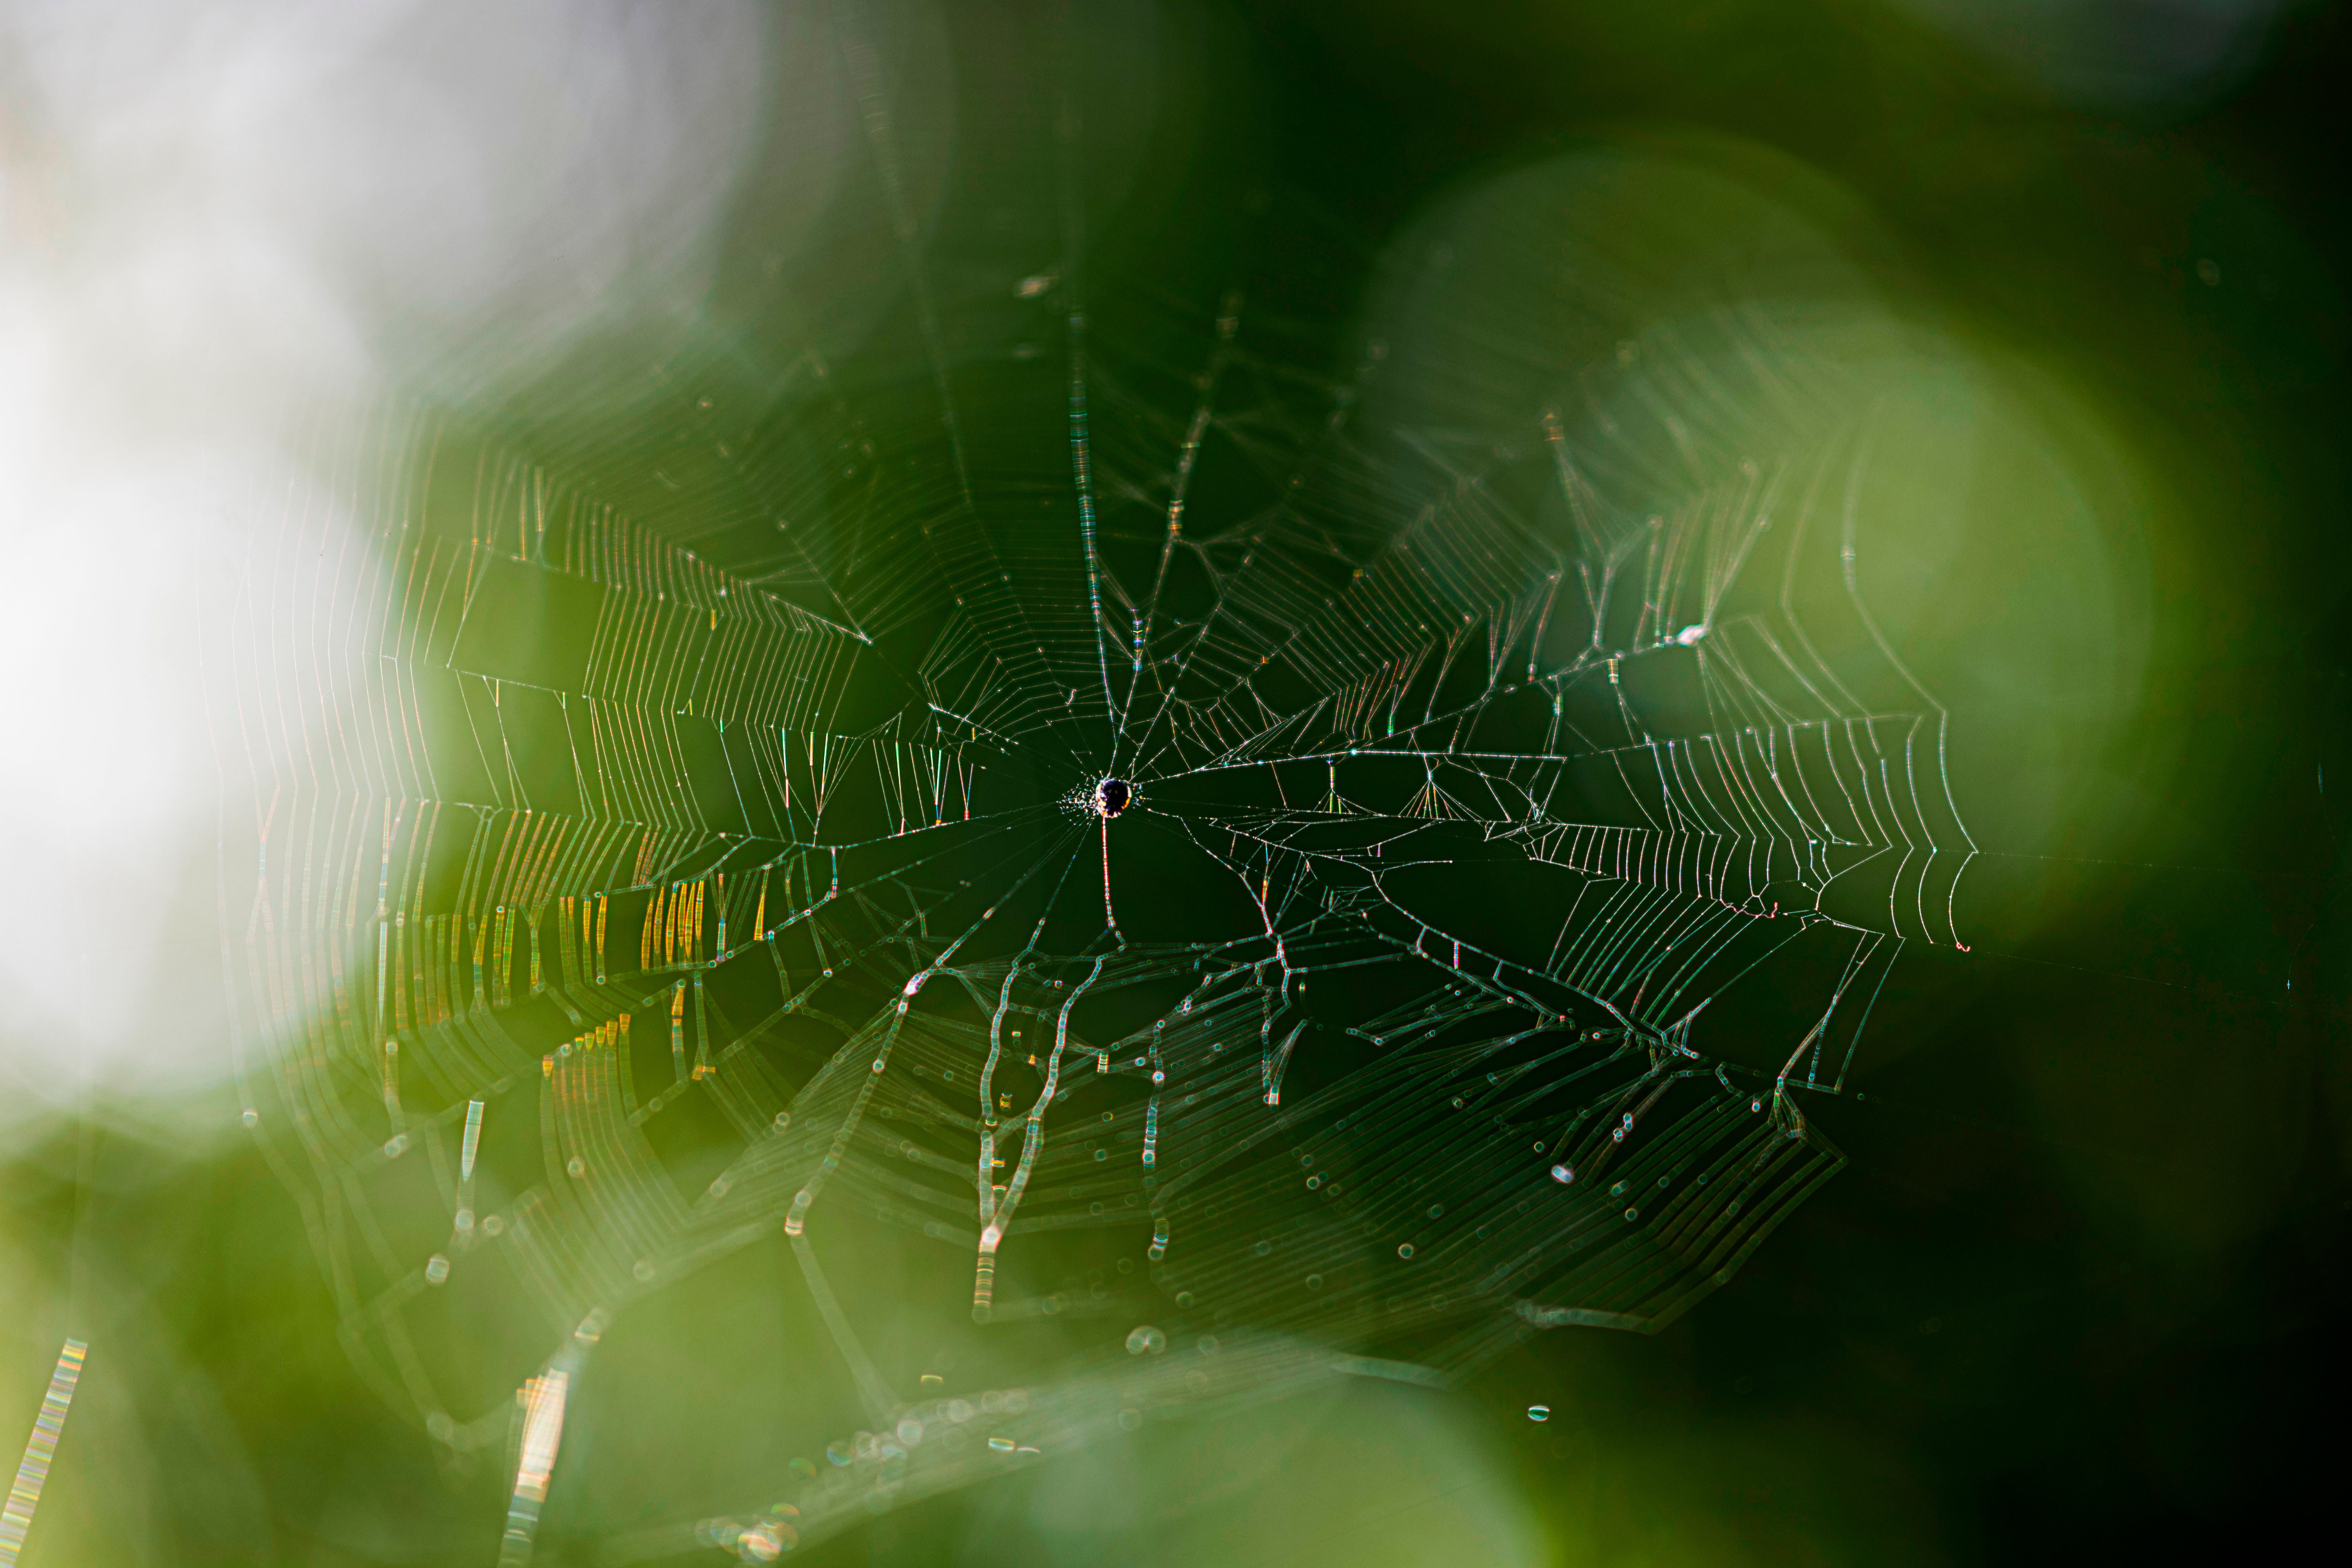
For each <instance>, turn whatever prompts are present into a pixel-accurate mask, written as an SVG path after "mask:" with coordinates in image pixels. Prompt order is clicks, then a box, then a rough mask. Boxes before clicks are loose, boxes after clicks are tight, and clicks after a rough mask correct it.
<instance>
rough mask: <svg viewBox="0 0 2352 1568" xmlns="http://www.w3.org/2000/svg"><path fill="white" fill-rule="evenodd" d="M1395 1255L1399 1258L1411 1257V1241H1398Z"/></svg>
mask: <svg viewBox="0 0 2352 1568" xmlns="http://www.w3.org/2000/svg"><path fill="white" fill-rule="evenodd" d="M1397 1256H1398V1257H1399V1258H1411V1257H1412V1243H1411V1242H1410V1241H1407V1242H1401V1243H1399V1244H1398V1246H1397Z"/></svg>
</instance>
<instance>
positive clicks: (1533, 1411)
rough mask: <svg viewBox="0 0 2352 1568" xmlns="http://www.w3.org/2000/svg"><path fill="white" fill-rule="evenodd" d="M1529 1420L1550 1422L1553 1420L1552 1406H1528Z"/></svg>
mask: <svg viewBox="0 0 2352 1568" xmlns="http://www.w3.org/2000/svg"><path fill="white" fill-rule="evenodd" d="M1550 1419H1551V1406H1550V1405H1528V1420H1530V1421H1549V1420H1550Z"/></svg>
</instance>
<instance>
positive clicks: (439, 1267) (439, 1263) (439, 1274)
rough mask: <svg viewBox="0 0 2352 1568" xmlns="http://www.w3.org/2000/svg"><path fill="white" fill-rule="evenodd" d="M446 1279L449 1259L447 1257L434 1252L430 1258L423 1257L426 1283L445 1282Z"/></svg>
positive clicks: (447, 1277)
mask: <svg viewBox="0 0 2352 1568" xmlns="http://www.w3.org/2000/svg"><path fill="white" fill-rule="evenodd" d="M448 1279H449V1260H448V1259H447V1258H444V1257H442V1256H441V1255H440V1254H439V1253H437V1252H436V1253H435V1254H434V1255H433V1256H432V1257H431V1258H427V1259H425V1283H426V1284H427V1285H440V1284H445V1283H446V1282H447V1280H448Z"/></svg>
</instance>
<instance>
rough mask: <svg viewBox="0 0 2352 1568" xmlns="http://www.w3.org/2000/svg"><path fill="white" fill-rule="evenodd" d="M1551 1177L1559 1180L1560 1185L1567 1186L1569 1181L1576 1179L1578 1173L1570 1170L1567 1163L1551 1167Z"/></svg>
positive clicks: (1556, 1180)
mask: <svg viewBox="0 0 2352 1568" xmlns="http://www.w3.org/2000/svg"><path fill="white" fill-rule="evenodd" d="M1551 1179H1552V1180H1553V1181H1555V1182H1558V1183H1559V1184H1560V1185H1562V1186H1566V1185H1567V1184H1569V1183H1570V1182H1572V1181H1574V1180H1576V1173H1575V1172H1574V1171H1571V1170H1570V1169H1569V1168H1568V1167H1567V1166H1566V1165H1554V1166H1553V1167H1552V1168H1551Z"/></svg>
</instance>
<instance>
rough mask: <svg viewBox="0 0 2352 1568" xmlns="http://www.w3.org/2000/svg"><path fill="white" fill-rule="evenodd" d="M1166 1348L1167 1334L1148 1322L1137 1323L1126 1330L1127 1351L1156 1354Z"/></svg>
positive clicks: (1129, 1352) (1130, 1353)
mask: <svg viewBox="0 0 2352 1568" xmlns="http://www.w3.org/2000/svg"><path fill="white" fill-rule="evenodd" d="M1167 1348H1168V1336H1167V1335H1166V1334H1163V1333H1161V1332H1160V1331H1159V1330H1158V1329H1155V1328H1153V1327H1152V1326H1151V1325H1150V1323H1139V1324H1137V1325H1136V1326H1135V1327H1134V1328H1132V1329H1129V1331H1127V1353H1128V1354H1129V1355H1158V1354H1159V1353H1160V1352H1161V1351H1164V1350H1166V1349H1167Z"/></svg>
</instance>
